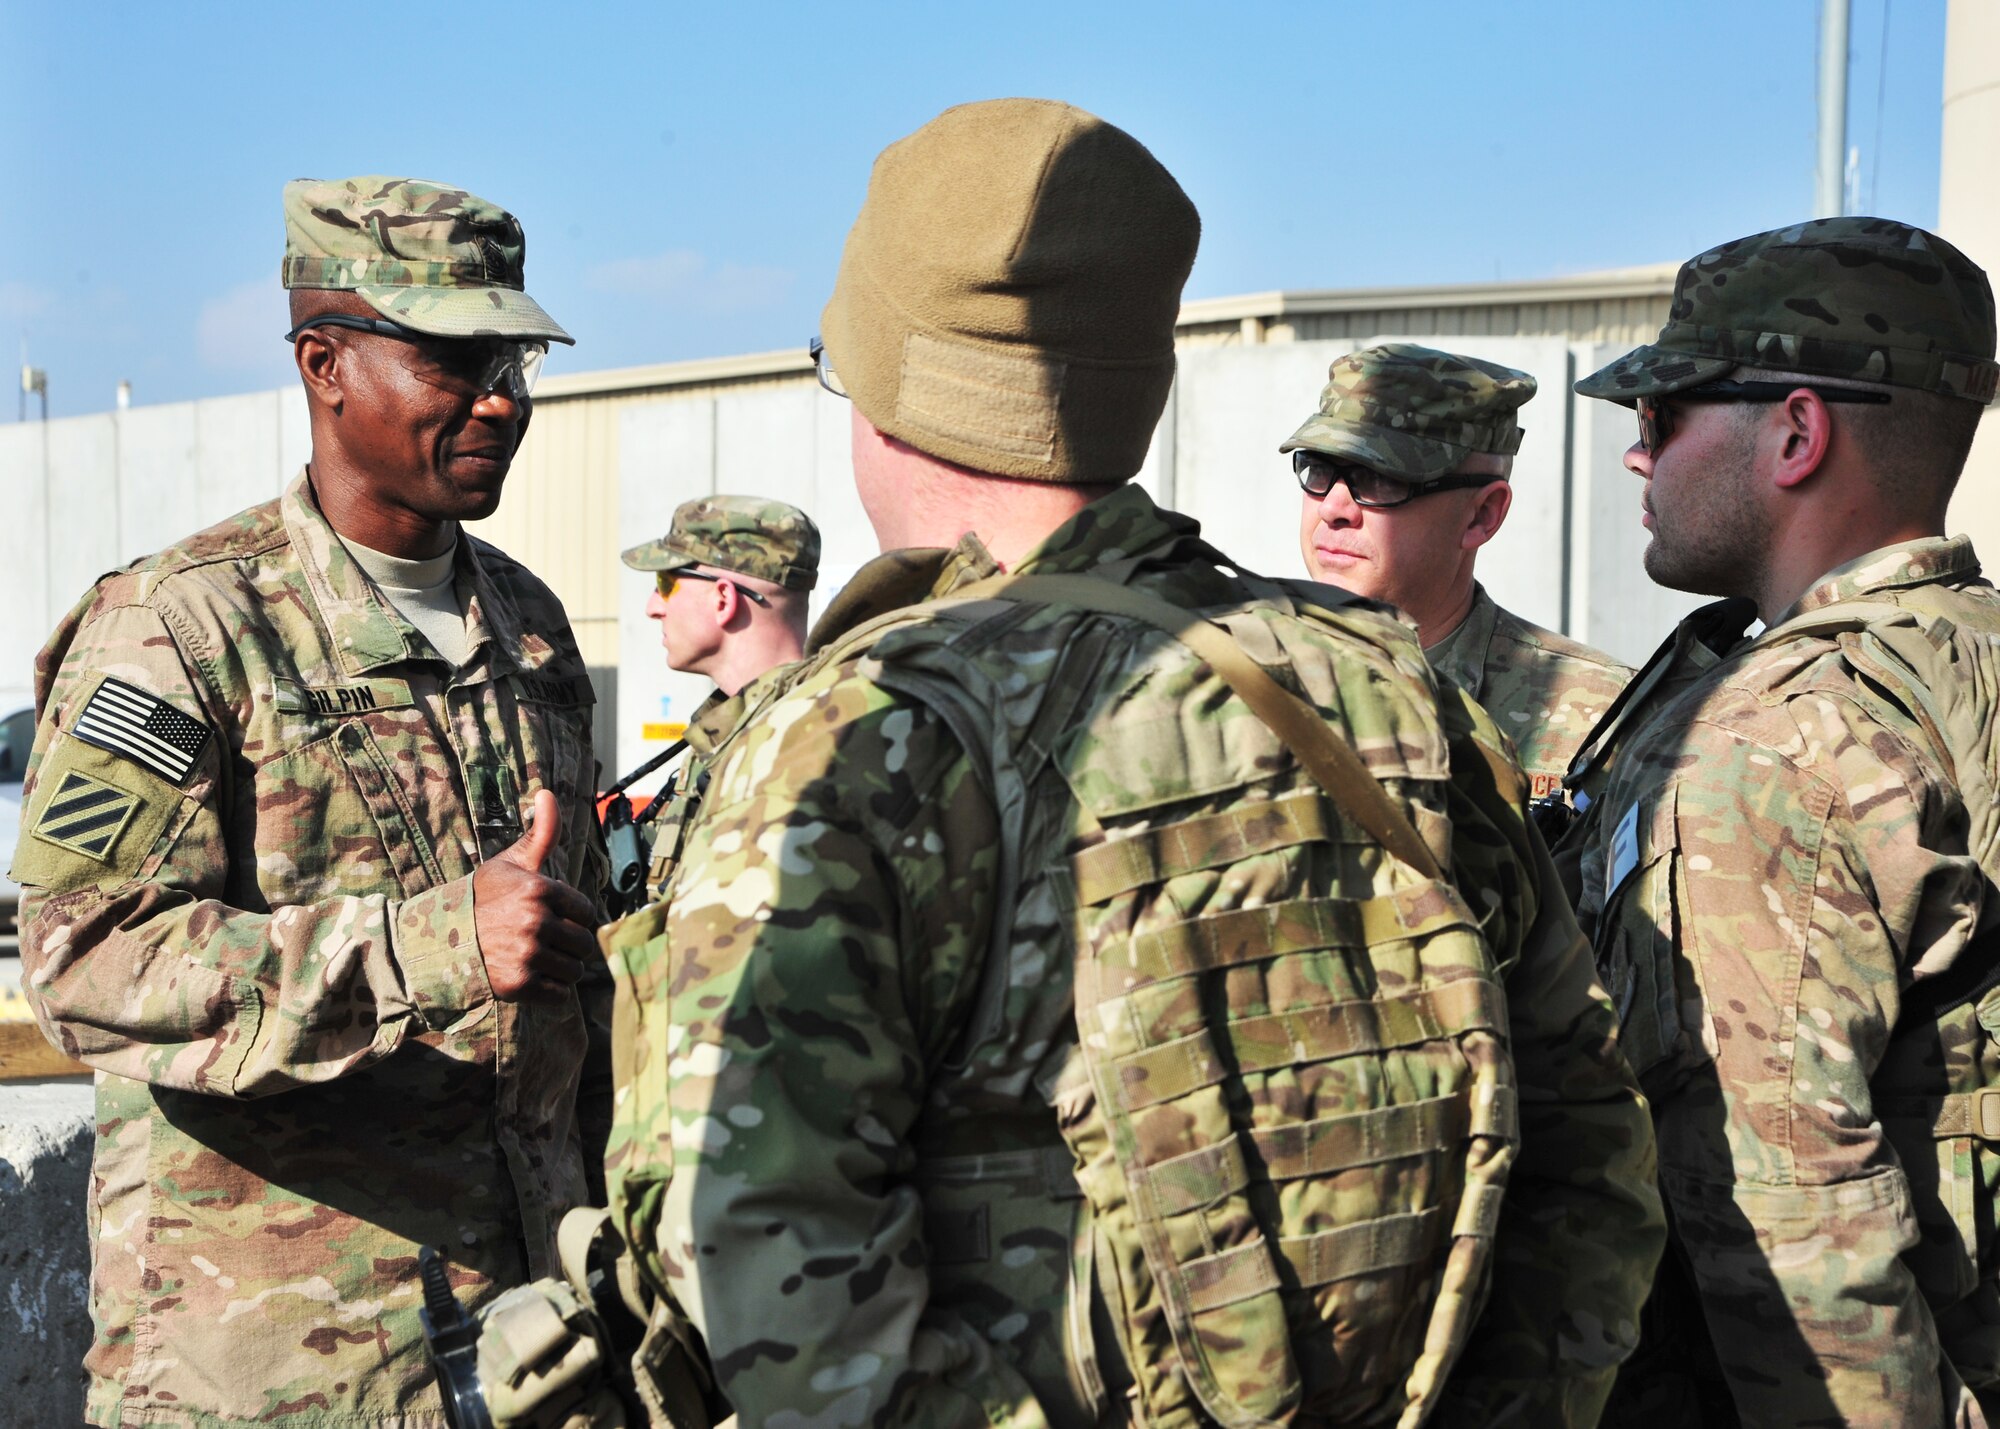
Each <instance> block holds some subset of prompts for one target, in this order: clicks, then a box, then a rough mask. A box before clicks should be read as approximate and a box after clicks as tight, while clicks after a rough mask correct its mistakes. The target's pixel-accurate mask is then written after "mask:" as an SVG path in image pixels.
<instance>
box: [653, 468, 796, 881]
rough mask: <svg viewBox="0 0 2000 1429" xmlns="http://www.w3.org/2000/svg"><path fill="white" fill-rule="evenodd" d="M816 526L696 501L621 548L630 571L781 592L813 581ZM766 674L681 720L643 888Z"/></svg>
mask: <svg viewBox="0 0 2000 1429" xmlns="http://www.w3.org/2000/svg"><path fill="white" fill-rule="evenodd" d="M819 550H820V539H819V527H818V526H816V525H815V524H813V519H812V517H810V516H808V515H806V513H805V512H803V511H801V510H799V508H798V507H796V506H791V505H788V504H787V503H785V502H783V501H772V500H770V499H769V498H767V497H761V496H700V497H696V498H695V499H694V500H692V501H683V502H682V503H681V504H680V505H679V506H678V507H676V508H675V510H674V519H673V521H672V523H671V524H670V525H669V526H668V528H667V534H666V535H664V536H662V537H660V538H659V539H658V540H654V541H645V542H642V543H641V544H639V545H637V546H634V547H632V548H631V549H630V550H628V551H626V552H625V553H624V554H623V556H622V557H621V559H622V560H623V561H624V562H625V564H626V565H627V566H629V567H631V568H632V569H633V570H635V571H672V570H679V569H682V568H684V567H688V566H710V567H713V568H714V569H716V570H722V571H735V572H737V573H738V574H740V575H747V576H755V577H757V578H758V579H760V580H767V581H770V582H772V583H773V584H774V585H781V586H783V587H785V588H786V589H787V590H796V591H809V590H811V589H812V588H813V587H814V586H815V585H817V584H818V583H819ZM783 668H784V667H783V666H780V667H778V669H777V670H767V671H765V672H764V673H762V674H760V675H758V676H756V677H755V678H754V679H752V680H751V681H750V682H749V683H748V684H746V685H744V686H743V687H742V688H741V689H740V690H737V691H735V692H734V693H733V694H732V693H725V692H724V691H722V690H716V691H713V692H712V693H711V694H710V695H709V697H708V698H707V699H705V700H703V701H702V702H701V704H700V705H699V706H697V707H696V709H695V711H694V713H693V714H692V715H690V716H689V717H688V722H687V746H688V756H687V758H686V759H685V760H683V761H682V762H681V764H680V766H679V768H678V770H677V772H676V774H675V776H674V777H675V791H674V793H673V794H672V795H671V796H670V797H669V799H668V802H667V805H666V807H665V808H663V809H662V810H661V811H660V813H659V815H658V817H657V819H656V821H655V823H654V826H653V858H652V866H651V868H650V869H649V870H648V872H647V876H646V882H647V884H648V886H649V887H652V888H658V887H660V886H661V885H663V884H664V883H665V882H666V880H667V877H668V875H669V874H671V873H672V871H673V867H674V864H675V863H676V862H677V861H678V859H679V857H680V845H681V836H682V833H683V832H684V830H685V828H686V826H687V821H688V819H689V818H690V816H691V815H692V814H693V812H694V810H695V808H696V806H697V804H698V803H699V801H700V798H701V790H702V787H703V785H704V784H705V783H706V780H707V773H708V767H709V765H711V764H712V763H714V761H715V759H716V757H717V755H719V754H720V753H721V750H722V746H723V745H724V744H726V743H727V742H728V740H729V739H730V737H731V736H732V735H734V734H735V732H736V731H737V729H739V728H740V727H741V726H742V724H743V722H744V721H745V720H746V719H748V718H749V717H750V716H751V715H752V714H753V713H754V712H755V711H756V710H758V709H760V708H762V707H763V705H764V704H765V703H766V702H768V701H769V699H770V698H771V697H772V695H774V694H775V693H776V692H777V690H778V689H779V688H780V672H781V671H782V670H783Z"/></svg>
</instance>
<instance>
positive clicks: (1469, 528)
mask: <svg viewBox="0 0 2000 1429" xmlns="http://www.w3.org/2000/svg"><path fill="white" fill-rule="evenodd" d="M1513 504H1514V487H1513V484H1512V483H1511V482H1508V481H1505V480H1502V479H1501V478H1498V477H1495V478H1494V480H1493V484H1492V485H1491V486H1487V487H1483V488H1481V490H1480V492H1479V498H1478V500H1476V501H1474V502H1473V503H1472V509H1471V511H1469V512H1467V513H1466V518H1465V530H1464V532H1463V533H1462V534H1461V535H1460V536H1459V546H1460V548H1461V549H1463V550H1467V551H1476V550H1478V549H1479V548H1480V547H1481V546H1483V545H1485V544H1486V543H1487V542H1488V541H1490V540H1492V539H1493V538H1494V536H1496V535H1498V534H1499V531H1500V523H1501V522H1502V521H1505V520H1506V519H1507V512H1508V510H1509V508H1511V507H1512V506H1513Z"/></svg>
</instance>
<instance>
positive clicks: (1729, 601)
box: [1558, 218, 2000, 1429]
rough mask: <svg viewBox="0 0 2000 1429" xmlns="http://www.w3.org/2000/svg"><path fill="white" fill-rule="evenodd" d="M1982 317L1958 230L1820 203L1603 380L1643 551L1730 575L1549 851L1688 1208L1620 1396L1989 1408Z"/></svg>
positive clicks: (1988, 821) (1636, 1418)
mask: <svg viewBox="0 0 2000 1429" xmlns="http://www.w3.org/2000/svg"><path fill="white" fill-rule="evenodd" d="M1994 336H1995V334H1994V306H1993V296H1992V290H1991V288H1990V286H1989V284H1988V282H1987V278H1986V275H1985V274H1984V273H1982V272H1981V271H1980V270H1979V269H1978V268H1977V267H1976V266H1975V265H1973V264H1972V263H1971V262H1970V261H1968V260H1967V259H1966V257H1965V256H1964V255H1963V254H1962V253H1960V252H1959V251H1958V250H1957V249H1955V248H1953V247H1952V246H1951V244H1949V243H1947V242H1945V241H1944V240H1942V239H1940V238H1938V237H1937V236H1936V235H1935V234H1931V233H1926V232H1924V231H1923V230H1922V229H1918V228H1912V227H1910V226H1908V225H1906V224H1901V223H1895V222H1891V221H1889V220H1886V219H1879V218H1832V219H1824V220H1819V221H1816V222H1811V223H1801V224H1797V225H1794V226H1792V227H1789V228H1783V229H1777V230H1774V231H1772V232H1768V233H1760V234H1754V235H1752V236H1750V237H1748V238H1742V239H1738V240H1736V241H1735V242H1733V243H1727V244H1724V245H1722V246H1721V247H1719V248H1715V249H1713V250H1711V251H1709V252H1707V253H1703V254H1701V255H1700V256H1699V257H1696V258H1693V259H1691V260H1689V262H1687V263H1686V264H1685V265H1683V267H1682V268H1681V271H1680V276H1679V278H1678V280H1677V281H1676V283H1675V291H1674V300H1673V305H1672V307H1671V309H1670V312H1669V317H1668V320H1667V323H1666V326H1665V327H1664V328H1663V329H1662V330H1661V332H1660V336H1659V338H1658V339H1657V340H1656V341H1655V342H1653V343H1651V344H1648V345H1646V346H1644V347H1641V348H1639V349H1637V350H1636V351H1634V352H1631V353H1629V354H1627V355H1626V356H1625V357H1623V358H1620V359H1619V360H1618V361H1617V362H1614V363H1612V364H1611V365H1610V366H1608V367H1606V368H1605V369H1603V370H1602V371H1600V372H1597V373H1594V374H1593V375H1591V376H1590V377H1588V378H1586V379H1584V380H1583V381H1581V382H1579V383H1578V384H1577V386H1576V390H1577V391H1578V392H1579V393H1580V394H1582V395H1583V396H1586V397H1596V398H1601V399H1604V400H1608V401H1613V402H1620V403H1624V404H1626V405H1628V406H1630V407H1632V408H1633V409H1634V410H1635V412H1636V415H1637V417H1638V440H1637V441H1636V442H1635V443H1634V444H1633V445H1632V447H1631V449H1630V450H1629V451H1627V452H1626V454H1625V465H1626V466H1627V467H1629V468H1630V469H1631V471H1632V472H1633V473H1634V474H1635V475H1637V476H1638V477H1640V478H1641V480H1642V481H1643V482H1644V486H1643V487H1642V488H1640V490H1639V493H1638V495H1639V502H1638V505H1639V508H1640V509H1639V511H1638V512H1636V513H1635V519H1638V520H1640V521H1641V522H1643V524H1644V525H1645V526H1646V528H1647V529H1648V530H1650V531H1651V532H1652V541H1651V544H1650V545H1649V546H1648V547H1647V550H1646V555H1645V568H1646V573H1647V574H1648V575H1650V576H1651V577H1652V578H1653V579H1654V580H1655V581H1657V582H1659V583H1660V584H1662V585H1666V586H1670V587H1673V588H1674V589H1677V590H1687V591H1698V592H1701V593H1704V594H1708V595H1713V596H1719V597H1723V599H1721V600H1719V601H1718V602H1717V603H1716V604H1714V605H1712V606H1709V607H1707V608H1705V609H1703V610H1701V611H1697V612H1696V613H1695V614H1694V615H1692V616H1690V617H1689V618H1688V619H1687V620H1686V621H1685V622H1683V623H1682V625H1681V627H1680V628H1679V629H1678V630H1677V631H1676V632H1675V634H1674V635H1673V637H1672V638H1670V639H1669V640H1668V641H1667V642H1666V644H1665V645H1664V646H1663V647H1662V648H1661V650H1660V652H1659V654H1658V655H1656V656H1655V657H1654V659H1653V660H1652V661H1651V662H1649V664H1648V666H1647V667H1646V669H1645V670H1644V671H1643V672H1642V673H1641V674H1640V675H1639V677H1638V678H1637V679H1636V680H1635V682H1634V684H1633V686H1632V695H1631V698H1629V699H1628V700H1626V701H1624V702H1623V705H1624V707H1623V708H1621V709H1617V710H1614V712H1613V714H1612V716H1611V717H1610V718H1609V719H1608V720H1607V721H1606V722H1605V724H1604V725H1603V726H1602V727H1601V728H1600V729H1599V730H1597V731H1595V732H1594V733H1593V734H1592V735H1591V737H1590V739H1589V740H1588V741H1587V742H1586V744H1585V746H1584V750H1583V752H1582V754H1581V755H1579V758H1578V761H1577V765H1576V767H1575V768H1574V769H1573V771H1572V776H1571V777H1572V779H1573V780H1574V779H1576V778H1580V777H1589V778H1592V779H1597V780H1600V781H1602V792H1601V794H1600V796H1599V797H1598V798H1597V800H1596V802H1595V803H1594V804H1593V806H1592V807H1591V808H1590V809H1589V810H1588V811H1587V812H1586V813H1585V814H1584V816H1583V820H1582V822H1581V823H1580V824H1579V825H1578V826H1577V828H1576V829H1574V830H1573V831H1572V832H1571V834H1570V836H1569V837H1568V838H1567V839H1566V840H1565V841H1564V845H1563V847H1562V848H1561V849H1560V850H1559V851H1558V852H1559V856H1561V857H1564V858H1566V860H1567V861H1569V862H1570V863H1571V864H1572V865H1573V866H1574V867H1575V868H1576V869H1577V878H1578V885H1579V888H1580V891H1581V903H1580V907H1579V914H1580V921H1581V922H1582V923H1583V925H1584V931H1585V932H1586V933H1587V934H1589V935H1590V936H1591V938H1592V941H1593V942H1594V944H1595V946H1596V949H1597V957H1598V966H1599V968H1600V970H1601V971H1602V973H1603V975H1604V977H1605V980H1606V982H1607V983H1608V984H1609V985H1610V987H1611V990H1612V996H1613V998H1614V1000H1616V1001H1617V1002H1618V1004H1619V1007H1620V1009H1621V1022H1622V1027H1621V1035H1620V1040H1621V1042H1622V1044H1623V1046H1624V1049H1625V1052H1626V1055H1627V1056H1629V1057H1630V1058H1631V1059H1632V1064H1633V1066H1634V1068H1635V1069H1636V1070H1637V1071H1638V1072H1639V1074H1640V1076H1641V1079H1642V1080H1643V1081H1644V1083H1645V1085H1646V1091H1647V1094H1648V1096H1649V1098H1650V1099H1651V1101H1652V1105H1653V1114H1654V1120H1655V1123H1656V1125H1657V1127H1658V1130H1659V1144H1660V1181H1661V1189H1662V1190H1663V1192H1664V1193H1665V1196H1666V1200H1667V1204H1668V1209H1669V1217H1668V1220H1669V1225H1670V1226H1671V1229H1672V1235H1673V1240H1672V1245H1671V1248H1670V1249H1669V1251H1668V1254H1667V1257H1666V1259H1665V1260H1664V1261H1663V1262H1662V1264H1661V1269H1660V1275H1659V1279H1658V1282H1657V1284H1656V1286H1655V1288H1654V1292H1653V1298H1652V1300H1651V1301H1650V1302H1649V1304H1648V1306H1647V1308H1646V1311H1645V1313H1644V1315H1643V1317H1642V1321H1641V1340H1640V1349H1639V1352H1638V1354H1637V1355H1635V1356H1634V1358H1633V1359H1632V1360H1630V1361H1629V1362H1628V1363H1627V1364H1626V1366H1625V1369H1624V1371H1623V1373H1622V1374H1621V1377H1620V1379H1619V1382H1618V1385H1617V1388H1616V1390H1615V1391H1614V1394H1613V1399H1612V1402H1611V1405H1610V1406H1609V1407H1608V1408H1607V1410H1606V1412H1605V1417H1604V1422H1605V1423H1607V1424H1610V1423H1616V1424H1621V1425H1635V1426H1641V1429H1648V1426H1654V1425H1683V1424H1685V1425H1695V1424H1702V1425H1734V1424H1743V1425H1779V1424H1784V1425H1793V1424H1834V1423H1843V1424H1981V1423H1987V1424H1990V1423H1996V1422H2000V1210H1996V1206H2000V1202H1996V1199H1995V1197H1994V1194H1993V1188H1994V1187H1995V1185H1996V1184H2000V1090H1997V1089H2000V1039H1997V1038H1996V1033H1997V1032H2000V991H1996V990H1995V987H1996V973H1995V969H1996V966H2000V945H1996V943H1995V940H1994V937H1993V929H1994V927H1995V920H1996V916H2000V892H1996V887H1995V882H1994V880H1995V875H1996V874H2000V847H1996V845H2000V819H1996V816H1995V808H1996V801H1995V797H1994V788H1995V782H1994V781H1995V773H1996V768H1995V766H1996V758H1995V752H1994V748H1993V728H1994V715H1995V702H1996V698H2000V678H1996V676H2000V598H1996V596H1995V594H1994V591H1993V588H1992V586H1990V585H1989V584H1988V583H1987V582H1986V581H1985V580H1983V579H1982V578H1981V576H1980V567H1979V562H1978V559H1977V558H1976V557H1975V555H1974V553H1973V550H1972V546H1971V543H1970V542H1969V541H1967V540H1966V538H1964V537H1963V536H1959V537H1947V536H1946V534H1945V532H1946V525H1945V519H1946V510H1947V507H1948V504H1949V502H1950V499H1951V494H1952V490H1953V488H1954V486H1955V485H1956V483H1957V480H1958V476H1959V473H1960V470H1961V469H1962V467H1963V465H1964V462H1965V458H1966V454H1967V452H1968V450H1969V449H1970V446H1971V442H1972V439H1973V434H1974V431H1975V430H1976V428H1977V426H1978V423H1979V419H1980V413H1981V410H1982V408H1983V407H1984V406H1985V405H1986V403H1987V402H1989V401H1990V400H1991V399H1992V396H1993V393H1994V386H1995V379H1996V373H2000V369H1996V367H1995V364H1994V361H1993V357H1994ZM1757 620H1761V621H1762V622H1763V625H1764V630H1763V633H1762V634H1760V635H1758V636H1756V637H1755V638H1747V637H1746V635H1745V632H1746V630H1747V629H1748V628H1749V626H1750V625H1751V623H1752V622H1753V621H1757Z"/></svg>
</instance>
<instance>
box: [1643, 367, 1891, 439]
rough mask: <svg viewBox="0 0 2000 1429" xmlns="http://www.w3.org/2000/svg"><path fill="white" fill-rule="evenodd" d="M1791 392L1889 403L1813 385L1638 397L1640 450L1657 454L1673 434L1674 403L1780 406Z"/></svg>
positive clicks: (1709, 385)
mask: <svg viewBox="0 0 2000 1429" xmlns="http://www.w3.org/2000/svg"><path fill="white" fill-rule="evenodd" d="M1794 392H1817V393H1818V394H1819V399H1820V401H1822V402H1865V403H1871V404H1875V405H1880V404H1881V403H1883V402H1886V401H1888V400H1889V394H1888V393H1887V392H1868V391H1864V390H1862V389H1861V388H1858V387H1821V386H1819V385H1818V384H1817V383H1813V382H1735V381H1722V382H1704V383H1702V384H1701V386H1699V387H1689V388H1686V389H1684V390H1682V391H1679V392H1668V393H1666V394H1664V395H1662V396H1659V397H1641V398H1639V399H1638V400H1637V401H1635V402H1634V403H1633V404H1632V409H1633V410H1634V411H1635V412H1637V413H1638V414H1639V446H1640V448H1641V449H1642V450H1644V452H1645V453H1646V455H1647V456H1649V457H1653V456H1658V455H1659V454H1660V448H1661V447H1663V446H1665V445H1666V444H1667V438H1668V437H1670V436H1672V435H1673V433H1674V424H1673V404H1674V403H1676V402H1782V401H1784V400H1785V399H1786V398H1787V397H1789V396H1791V395H1792V394H1793V393H1794Z"/></svg>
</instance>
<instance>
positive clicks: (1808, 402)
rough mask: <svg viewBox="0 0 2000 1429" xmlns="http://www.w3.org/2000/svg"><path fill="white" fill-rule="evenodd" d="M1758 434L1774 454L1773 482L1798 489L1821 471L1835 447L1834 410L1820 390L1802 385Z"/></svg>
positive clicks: (1783, 486) (1786, 488)
mask: <svg viewBox="0 0 2000 1429" xmlns="http://www.w3.org/2000/svg"><path fill="white" fill-rule="evenodd" d="M1759 438H1760V439H1759V445H1760V446H1763V447H1765V449H1766V450H1767V451H1768V452H1770V454H1771V459H1772V464H1773V465H1772V472H1771V481H1772V484H1773V485H1774V486H1776V487H1777V488H1778V489H1779V490H1781V491H1792V490H1796V489H1797V488H1799V487H1801V486H1804V485H1805V484H1806V483H1807V482H1808V481H1810V480H1812V478H1813V477H1814V476H1816V475H1818V473H1819V470H1820V468H1821V467H1822V466H1824V465H1825V464H1826V460H1827V457H1828V455H1829V454H1830V453H1831V452H1832V451H1833V414H1832V413H1831V412H1829V411H1827V409H1826V403H1825V402H1824V401H1822V400H1821V399H1820V395H1819V393H1817V392H1808V391H1806V390H1804V389H1803V388H1801V389H1800V390H1799V391H1796V392H1794V393H1792V395H1791V396H1789V397H1787V398H1786V399H1785V400H1784V401H1783V402H1782V403H1781V404H1779V406H1778V409H1777V410H1776V411H1775V412H1773V413H1772V414H1771V418H1770V420H1769V421H1767V422H1766V423H1765V424H1764V430H1763V431H1762V432H1761V433H1760V434H1759Z"/></svg>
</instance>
